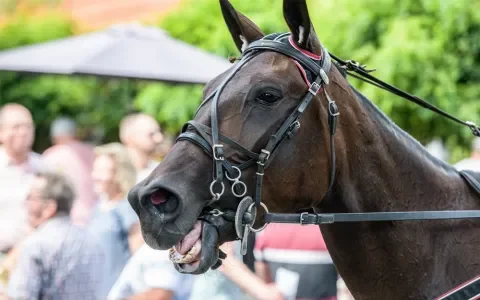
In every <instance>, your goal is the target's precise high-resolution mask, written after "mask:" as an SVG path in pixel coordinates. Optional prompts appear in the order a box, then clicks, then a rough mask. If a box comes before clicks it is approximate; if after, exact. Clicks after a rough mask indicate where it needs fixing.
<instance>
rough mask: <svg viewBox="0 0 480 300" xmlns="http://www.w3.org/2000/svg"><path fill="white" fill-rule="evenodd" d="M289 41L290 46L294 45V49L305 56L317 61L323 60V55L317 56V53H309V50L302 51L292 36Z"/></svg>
mask: <svg viewBox="0 0 480 300" xmlns="http://www.w3.org/2000/svg"><path fill="white" fill-rule="evenodd" d="M288 41H289V42H290V45H292V47H293V48H295V49H297V50H298V51H300V52H302V53H303V54H305V55H306V56H308V57H310V58H311V59H315V60H321V59H322V55H317V54H315V53H312V52H309V51H307V50H304V49H301V48H299V47H298V46H297V45H296V44H295V43H294V42H293V40H292V36H289V37H288Z"/></svg>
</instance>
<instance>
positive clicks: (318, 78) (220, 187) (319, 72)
mask: <svg viewBox="0 0 480 300" xmlns="http://www.w3.org/2000/svg"><path fill="white" fill-rule="evenodd" d="M289 37H290V33H284V34H272V35H267V36H265V37H264V38H262V39H260V40H257V41H255V42H253V43H251V44H250V45H249V46H248V48H247V49H245V50H244V52H243V53H242V58H241V59H240V61H238V62H237V63H236V65H235V67H234V68H233V70H232V71H231V72H230V74H229V75H228V76H227V77H226V78H225V79H224V81H223V82H222V83H221V84H220V85H219V87H218V88H217V89H216V90H215V91H214V92H213V93H212V94H211V95H210V96H208V97H207V98H206V99H205V101H204V102H203V103H202V105H201V106H200V107H199V109H200V108H201V107H202V106H203V105H205V104H206V103H207V102H208V101H209V100H212V102H211V106H210V108H211V127H210V128H209V127H208V126H206V125H203V124H200V123H197V122H195V121H188V122H187V123H186V124H185V125H184V127H183V128H182V133H181V134H180V135H179V137H178V138H177V141H179V140H188V141H190V142H193V143H194V144H196V145H198V146H200V147H201V148H202V149H203V150H204V151H205V152H206V153H207V155H209V156H210V157H211V158H212V159H213V170H214V174H213V180H212V182H211V184H210V194H211V195H212V199H211V200H210V201H209V202H208V203H207V204H206V207H208V206H210V205H211V204H213V203H214V202H216V201H218V200H220V198H221V197H222V195H223V193H224V191H225V185H224V182H223V181H224V177H226V178H227V179H228V180H229V181H231V182H232V194H233V195H234V196H235V197H238V198H243V199H242V200H241V202H240V204H239V205H238V208H237V211H236V212H235V216H233V214H231V213H230V215H229V214H228V213H227V212H222V211H220V210H219V209H214V210H211V211H209V212H207V214H208V213H210V214H213V215H216V216H219V215H222V216H224V217H226V218H229V217H230V219H231V220H232V221H235V228H236V231H237V236H238V238H239V239H241V240H242V251H241V252H242V254H243V255H245V254H246V251H247V244H246V243H247V236H248V234H249V233H250V232H259V231H261V230H263V229H264V228H265V226H266V225H267V223H265V224H264V225H263V226H262V227H261V228H258V229H255V228H253V223H254V222H255V216H256V209H257V208H258V207H259V206H262V207H263V209H264V210H265V211H266V212H268V208H267V207H266V205H265V204H264V203H263V202H262V198H261V197H262V180H263V176H264V174H265V170H266V169H267V168H268V166H269V164H270V162H271V161H272V158H273V157H274V155H275V153H276V150H277V149H278V148H279V146H280V145H281V144H282V142H283V141H285V140H286V139H287V138H290V137H292V136H293V134H295V133H296V131H297V130H298V129H299V128H300V118H301V116H302V115H303V113H304V112H305V110H306V109H307V107H308V106H309V104H310V103H311V102H312V99H313V97H314V96H316V95H317V94H318V92H319V91H320V90H323V92H324V94H325V96H326V98H327V101H328V124H329V128H330V163H331V167H330V182H329V186H328V191H330V189H331V188H332V186H333V183H334V181H335V144H334V135H335V129H336V123H337V118H338V115H339V113H338V107H337V105H336V104H335V101H333V100H332V99H331V98H330V96H329V95H328V93H327V91H326V90H325V89H324V88H323V89H322V87H324V86H325V85H328V83H329V79H328V76H327V73H328V72H329V71H330V68H331V64H332V63H331V60H330V56H329V53H328V51H327V50H326V49H325V48H323V47H322V55H321V56H320V57H319V59H312V58H309V57H307V56H306V55H305V54H304V53H303V52H302V51H301V50H299V49H298V48H296V47H295V46H294V45H293V43H291V39H290V38H289ZM288 41H290V42H288ZM262 51H275V52H279V53H281V54H284V55H286V56H288V57H290V58H291V59H293V60H294V61H295V62H296V64H297V66H298V67H299V68H300V70H301V72H302V73H303V74H304V79H305V80H306V82H307V84H308V91H307V93H306V94H305V96H304V97H303V99H302V100H301V101H300V103H299V104H298V105H297V107H296V108H295V110H294V111H293V112H292V113H291V114H290V115H289V116H288V117H287V119H286V120H285V121H284V122H283V124H282V125H281V126H280V127H279V128H278V129H277V131H276V132H275V133H274V134H273V135H271V136H270V139H269V140H268V142H267V144H266V145H265V147H264V148H263V149H261V151H260V153H255V152H252V151H250V150H248V149H247V148H246V147H243V146H242V145H240V144H238V143H237V142H235V141H233V140H232V139H230V138H228V137H225V136H223V135H221V134H220V133H219V130H218V114H217V106H218V99H219V97H220V94H221V93H222V91H223V89H224V87H225V86H226V84H227V83H228V82H229V81H230V80H231V79H232V78H233V76H234V75H235V74H236V73H237V72H238V71H239V70H240V68H241V67H242V66H244V65H245V64H246V63H247V62H249V61H250V60H251V59H252V58H253V57H255V56H256V55H258V54H259V53H261V52H262ZM307 72H308V73H310V74H309V75H310V77H313V78H314V80H313V82H312V83H311V84H310V83H309V81H308V78H307V76H306V74H307ZM197 113H198V110H197ZM189 127H193V128H194V129H195V131H196V133H195V132H187V129H188V128H189ZM220 142H223V143H225V144H227V145H229V146H230V147H232V148H233V149H235V150H237V151H239V152H240V153H242V154H244V155H245V156H247V157H249V158H250V159H249V160H248V161H246V162H244V163H242V164H240V165H237V166H233V165H231V164H230V163H229V162H228V160H227V159H226V158H225V156H224V150H223V144H221V143H220ZM255 163H256V164H257V172H256V185H255V194H254V199H252V198H251V197H249V196H246V197H245V195H246V193H247V187H246V185H245V183H243V182H242V181H241V180H240V178H241V176H242V170H244V169H246V168H248V167H250V166H252V165H254V164H255ZM224 169H225V170H226V173H224ZM328 191H327V193H328Z"/></svg>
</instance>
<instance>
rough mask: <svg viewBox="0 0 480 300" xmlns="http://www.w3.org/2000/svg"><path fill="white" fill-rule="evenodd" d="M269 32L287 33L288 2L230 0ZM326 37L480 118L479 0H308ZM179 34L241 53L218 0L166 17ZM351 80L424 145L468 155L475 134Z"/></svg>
mask: <svg viewBox="0 0 480 300" xmlns="http://www.w3.org/2000/svg"><path fill="white" fill-rule="evenodd" d="M231 2H232V4H233V5H234V6H235V8H237V9H238V10H239V11H240V12H242V13H243V14H244V15H246V16H248V17H249V18H250V19H251V20H253V21H254V22H255V23H256V24H257V25H259V27H260V28H261V29H262V30H263V31H264V32H265V33H266V34H268V33H271V32H282V31H286V30H287V27H286V25H285V21H284V19H283V14H282V2H281V1H274V0H264V1H256V0H255V1H254V0H249V1H247V0H231ZM308 5H309V11H310V16H311V18H312V22H313V23H314V26H315V30H316V32H317V34H318V36H319V38H320V40H321V42H322V43H323V44H324V45H325V46H326V47H327V48H328V49H329V51H331V52H332V53H334V54H336V55H337V56H340V57H341V58H344V59H354V60H356V61H360V62H361V63H363V64H367V65H368V67H369V68H376V69H377V71H376V72H374V75H375V76H377V77H379V78H380V79H383V80H384V81H386V82H389V83H391V84H393V85H395V86H397V87H399V88H401V89H403V90H406V91H408V92H409V93H412V94H414V95H417V96H419V97H422V98H424V99H426V100H427V101H429V102H430V103H432V104H435V105H437V106H439V107H440V108H441V109H443V110H445V111H448V112H450V113H452V114H454V115H456V116H458V117H459V118H460V119H464V120H473V121H477V122H480V117H479V116H480V105H478V104H477V103H476V101H478V100H477V99H480V89H479V88H478V84H479V81H480V68H479V67H480V1H470V0H455V1H453V0H423V1H414V0H409V1H400V2H399V1H394V0H383V1H375V0H322V1H313V0H310V1H308ZM161 26H162V27H163V28H165V29H166V30H167V31H168V32H169V33H170V34H171V35H172V36H174V37H176V38H179V39H182V40H184V41H187V42H189V43H192V44H194V45H196V46H198V47H201V48H203V49H206V50H208V51H212V52H214V53H217V54H219V55H222V56H225V57H228V56H235V55H238V51H237V49H236V48H235V45H234V43H233V41H232V40H231V37H230V34H229V33H228V30H227V28H226V26H225V24H224V21H223V18H222V15H221V11H220V7H219V3H218V1H217V0H195V1H193V0H185V1H184V3H183V5H182V6H181V8H180V9H179V10H177V11H175V12H173V13H171V14H169V15H168V16H167V17H166V18H165V19H163V20H162V22H161ZM350 82H351V83H352V84H353V85H354V86H356V87H357V88H358V89H359V90H360V91H361V92H363V93H364V94H365V95H366V96H368V97H369V98H370V99H372V101H374V102H375V103H376V104H377V105H379V107H380V108H381V109H382V110H383V111H384V112H385V113H386V114H387V115H388V116H389V117H390V118H392V119H393V120H394V121H395V122H396V123H397V124H398V125H399V126H400V127H402V128H403V129H404V130H406V131H407V132H409V133H410V134H412V135H413V136H414V137H415V138H417V139H418V140H419V141H421V142H422V143H427V142H428V141H430V140H431V139H433V137H435V136H438V137H440V138H441V139H442V140H443V141H444V142H446V143H447V146H448V148H449V150H450V151H451V154H452V156H451V161H456V160H458V159H460V158H461V157H463V156H465V155H468V152H469V150H470V141H471V138H472V135H471V132H470V131H469V129H467V128H463V127H462V126H459V125H457V124H456V123H453V122H451V121H449V120H447V119H445V118H442V117H440V116H438V115H436V114H434V113H431V112H429V111H427V110H425V109H423V108H421V107H419V106H417V105H415V104H412V103H410V102H408V101H406V100H403V99H401V98H398V97H396V96H394V95H391V94H389V93H387V92H385V91H383V90H380V89H378V88H375V87H373V86H371V85H367V84H364V83H363V82H361V81H358V80H356V79H353V78H352V79H350Z"/></svg>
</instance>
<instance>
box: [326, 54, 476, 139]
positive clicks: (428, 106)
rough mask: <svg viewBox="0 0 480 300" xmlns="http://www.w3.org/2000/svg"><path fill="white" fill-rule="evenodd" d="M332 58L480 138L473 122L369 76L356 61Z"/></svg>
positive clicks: (348, 68) (369, 80) (370, 81)
mask: <svg viewBox="0 0 480 300" xmlns="http://www.w3.org/2000/svg"><path fill="white" fill-rule="evenodd" d="M330 55H331V57H332V58H333V59H335V60H336V61H337V62H338V63H339V64H341V65H342V66H344V67H345V68H346V69H347V70H350V71H353V72H355V73H357V74H359V75H361V76H362V77H365V78H366V79H364V78H362V77H359V76H355V75H353V74H351V73H350V72H348V71H347V73H348V74H349V75H351V76H353V77H355V78H357V79H360V80H363V81H365V82H367V83H370V84H372V85H375V86H377V87H379V88H382V89H384V90H386V91H389V92H391V93H392V94H395V95H397V96H400V97H402V98H404V99H406V100H409V101H411V102H413V103H415V104H418V105H420V106H421V107H423V108H426V109H429V110H431V111H433V112H435V113H437V114H440V115H442V116H444V117H446V118H448V119H450V120H453V121H455V122H457V123H459V124H462V125H465V126H467V127H468V128H470V130H472V133H473V135H475V136H477V137H480V127H479V126H477V125H476V124H475V123H473V122H471V121H462V120H460V119H458V118H457V117H454V116H452V115H451V114H449V113H447V112H445V111H443V110H441V109H440V108H438V107H436V106H434V105H432V104H430V103H428V102H427V101H425V100H423V99H421V98H419V97H417V96H414V95H411V94H409V93H407V92H405V91H402V90H400V89H399V88H397V87H395V86H393V85H391V84H388V83H386V82H384V81H382V80H380V79H378V78H376V77H374V76H372V75H370V74H369V72H370V71H367V70H366V69H365V68H364V67H363V66H360V65H359V64H358V63H356V62H354V61H351V60H348V61H345V60H342V59H340V58H338V57H336V56H335V55H333V54H332V53H330Z"/></svg>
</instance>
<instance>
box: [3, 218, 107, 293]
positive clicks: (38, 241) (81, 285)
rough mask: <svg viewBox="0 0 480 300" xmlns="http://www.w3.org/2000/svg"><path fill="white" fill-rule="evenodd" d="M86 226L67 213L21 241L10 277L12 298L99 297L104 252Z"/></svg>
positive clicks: (9, 283) (51, 220)
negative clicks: (71, 219)
mask: <svg viewBox="0 0 480 300" xmlns="http://www.w3.org/2000/svg"><path fill="white" fill-rule="evenodd" d="M101 249H102V248H101V246H100V244H98V243H97V242H96V241H95V240H94V239H93V237H92V236H91V235H89V234H88V232H86V230H85V229H82V228H79V227H76V226H74V225H72V224H71V222H70V218H69V217H68V216H58V217H55V218H53V219H50V220H49V221H47V222H46V223H44V224H43V225H42V226H41V227H39V228H38V229H37V230H36V231H35V232H34V233H32V234H31V235H30V236H28V237H27V238H26V239H25V240H24V242H23V243H22V245H21V248H20V253H19V258H18V263H17V265H16V268H15V269H14V271H13V273H12V275H11V277H10V279H9V281H8V296H9V297H10V298H11V299H29V300H54V299H55V300H56V299H68V300H76V299H79V300H97V299H99V297H98V291H99V289H100V287H101V284H102V280H103V279H102V278H103V274H102V271H103V265H104V261H105V256H104V253H103V251H102V250H101Z"/></svg>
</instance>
